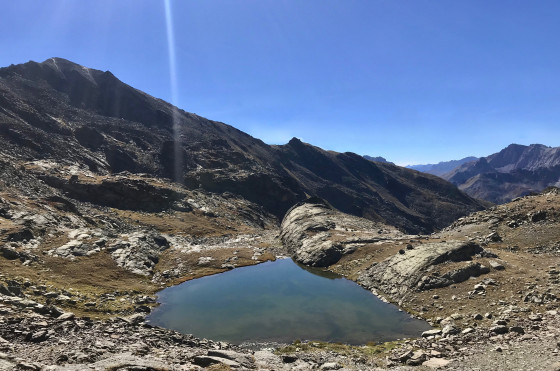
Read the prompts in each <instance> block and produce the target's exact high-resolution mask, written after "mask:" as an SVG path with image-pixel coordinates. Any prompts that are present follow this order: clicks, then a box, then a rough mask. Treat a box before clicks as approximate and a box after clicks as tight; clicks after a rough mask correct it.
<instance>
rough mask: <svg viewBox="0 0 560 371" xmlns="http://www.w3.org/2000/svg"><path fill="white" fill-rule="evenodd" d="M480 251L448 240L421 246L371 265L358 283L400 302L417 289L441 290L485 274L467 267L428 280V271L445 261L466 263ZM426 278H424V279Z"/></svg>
mask: <svg viewBox="0 0 560 371" xmlns="http://www.w3.org/2000/svg"><path fill="white" fill-rule="evenodd" d="M482 251H483V249H482V247H480V246H479V245H477V244H476V243H473V242H463V241H448V242H440V243H430V244H424V245H422V246H421V247H420V248H417V249H414V250H407V251H406V252H405V253H404V254H402V253H399V254H396V255H393V256H391V257H389V258H387V259H385V260H384V261H382V262H380V263H377V264H374V265H373V266H371V267H370V268H369V269H368V270H366V271H365V272H364V273H363V274H362V275H361V276H360V278H359V282H360V283H361V284H362V285H364V286H367V287H373V288H376V289H378V290H381V291H383V292H384V293H386V294H388V295H390V296H391V297H392V298H394V299H402V298H403V297H404V296H405V295H406V294H407V292H409V291H410V290H416V289H429V288H434V287H443V286H448V285H450V284H452V283H453V282H462V281H465V280H467V279H468V278H469V277H471V275H472V276H478V275H480V274H482V273H487V272H488V268H486V269H484V268H482V266H481V265H480V264H477V263H474V264H467V265H465V266H464V267H461V268H459V269H455V270H452V271H450V272H448V273H446V274H444V275H443V276H442V277H438V279H437V280H432V281H431V280H430V277H429V276H428V271H429V269H430V268H431V267H433V266H436V265H438V264H442V263H446V262H462V261H469V260H471V258H472V257H473V256H474V255H475V254H479V253H481V252H482ZM424 277H425V278H424Z"/></svg>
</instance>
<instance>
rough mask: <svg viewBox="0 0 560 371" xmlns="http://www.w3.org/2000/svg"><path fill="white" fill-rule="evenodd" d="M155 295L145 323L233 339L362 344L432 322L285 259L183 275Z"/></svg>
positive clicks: (403, 334) (405, 334) (351, 284)
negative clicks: (184, 278)
mask: <svg viewBox="0 0 560 371" xmlns="http://www.w3.org/2000/svg"><path fill="white" fill-rule="evenodd" d="M158 299H159V302H160V303H161V305H160V306H159V307H158V308H156V309H155V310H154V311H153V312H152V314H150V316H149V317H148V320H149V322H150V323H152V324H154V325H158V326H162V327H166V328H169V329H173V330H177V331H180V332H183V333H189V334H193V335H195V336H197V337H203V338H208V339H212V340H224V341H228V342H231V343H235V344H239V343H242V342H245V341H255V342H269V341H270V342H283V343H288V342H292V341H294V340H296V339H300V340H322V341H331V342H342V343H347V344H366V343H367V342H370V341H377V342H379V341H390V340H396V339H398V338H403V337H412V336H419V335H420V333H421V332H422V331H425V330H427V329H430V326H429V325H428V324H427V323H426V322H424V321H421V320H417V319H413V318H411V317H410V316H409V315H407V314H406V313H404V312H400V311H399V310H398V309H397V308H396V307H395V306H394V305H391V304H386V303H384V302H382V301H381V300H379V299H378V298H377V297H376V296H374V295H373V294H372V293H371V292H369V291H368V290H365V289H364V288H362V287H360V286H359V285H357V284H356V283H354V282H352V281H349V280H347V279H345V278H341V277H339V276H337V275H335V274H333V273H330V272H324V271H321V270H316V269H308V268H306V269H304V268H302V267H300V266H298V265H297V264H295V263H294V262H293V261H292V260H290V259H282V260H277V261H275V262H267V263H263V264H259V265H254V266H250V267H243V268H237V269H234V270H231V271H228V272H224V273H221V274H217V275H214V276H208V277H203V278H199V279H196V280H192V281H187V282H185V283H182V284H180V285H178V286H174V287H170V288H167V289H165V290H163V291H161V292H160V293H159V294H158Z"/></svg>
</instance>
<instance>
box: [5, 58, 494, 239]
mask: <svg viewBox="0 0 560 371" xmlns="http://www.w3.org/2000/svg"><path fill="white" fill-rule="evenodd" d="M174 115H175V116H174ZM174 120H175V122H174ZM174 125H175V127H174ZM0 137H1V139H2V141H3V142H4V143H5V146H4V148H3V152H4V153H6V154H10V155H12V156H15V157H17V158H21V159H28V160H37V159H55V160H56V161H59V162H61V163H69V164H81V165H83V166H85V167H86V168H87V170H88V171H91V172H93V173H95V174H111V173H118V172H123V171H128V172H131V173H147V174H150V175H151V176H156V177H162V178H169V179H172V180H174V181H178V182H180V183H183V184H185V185H186V186H187V187H190V188H192V189H196V188H201V189H204V190H207V191H211V192H216V193H223V192H232V193H235V194H238V195H240V196H242V197H244V198H246V199H247V200H249V201H251V202H254V203H257V204H259V205H261V206H263V207H264V208H265V209H266V210H267V211H269V212H271V213H273V214H274V215H276V216H277V217H278V218H281V217H282V216H283V214H284V213H285V212H286V211H287V210H288V209H289V208H290V207H291V206H292V205H293V204H295V203H296V202H298V201H301V200H303V199H305V198H306V197H308V196H319V197H322V198H324V199H326V200H327V201H329V202H330V203H331V204H332V205H334V206H335V207H337V208H339V209H340V210H341V211H343V212H348V213H351V214H354V215H357V216H365V217H367V218H370V219H372V220H377V221H385V222H389V224H394V225H396V226H397V227H400V228H403V229H404V230H407V231H409V232H422V233H427V232H432V231H434V230H435V229H438V228H443V227H445V226H446V225H447V224H449V223H451V222H452V221H453V220H455V219H456V218H458V217H460V216H462V215H464V214H466V213H468V212H472V211H476V210H480V209H482V208H483V207H484V204H483V203H480V202H478V201H476V200H474V199H472V198H470V197H468V196H466V195H465V194H463V193H461V192H460V191H458V190H457V189H456V188H455V187H454V186H452V185H450V184H449V183H446V182H445V181H443V180H441V179H439V178H436V177H433V176H431V175H419V174H417V173H415V172H413V171H411V170H407V169H403V168H399V167H397V166H394V165H391V164H383V163H374V162H371V161H368V160H366V159H364V158H362V157H361V156H358V155H356V154H352V153H349V152H347V153H335V152H331V151H325V150H322V149H320V148H318V147H315V146H312V145H309V144H306V143H303V142H301V141H300V140H298V139H295V138H294V139H292V140H290V142H289V143H287V144H285V145H279V146H269V145H267V144H265V143H264V142H262V141H261V140H259V139H257V138H253V137H251V136H250V135H248V134H246V133H243V132H242V131H240V130H238V129H236V128H234V127H232V126H229V125H227V124H224V123H220V122H217V121H213V120H208V119H206V118H203V117H200V116H197V115H195V114H191V113H188V112H186V111H184V110H181V109H179V108H176V107H173V106H172V105H171V104H169V103H167V102H164V101H163V100H161V99H157V98H154V97H152V96H150V95H149V94H146V93H144V92H141V91H139V90H137V89H135V88H133V87H131V86H129V85H127V84H125V83H123V82H121V81H120V80H119V79H118V78H117V77H115V76H114V75H113V74H112V73H110V72H108V71H105V72H103V71H100V70H95V69H91V68H87V67H83V66H80V65H78V64H76V63H73V62H70V61H67V60H64V59H61V58H51V59H47V60H46V61H44V62H42V63H37V62H28V63H25V64H22V65H12V66H10V67H5V68H1V69H0ZM177 174H180V177H179V178H177Z"/></svg>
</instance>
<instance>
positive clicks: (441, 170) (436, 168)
mask: <svg viewBox="0 0 560 371" xmlns="http://www.w3.org/2000/svg"><path fill="white" fill-rule="evenodd" d="M476 160H478V157H474V156H469V157H465V158H462V159H460V160H451V161H441V162H438V163H437V164H426V165H408V166H407V168H408V169H413V170H418V171H421V172H423V173H428V174H433V175H437V176H442V175H444V174H447V173H448V172H450V171H453V170H454V169H456V168H457V167H459V166H461V165H463V164H465V163H467V162H471V161H476Z"/></svg>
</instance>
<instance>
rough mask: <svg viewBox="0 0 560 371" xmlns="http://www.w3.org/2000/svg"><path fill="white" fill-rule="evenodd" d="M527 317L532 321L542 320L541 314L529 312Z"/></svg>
mask: <svg viewBox="0 0 560 371" xmlns="http://www.w3.org/2000/svg"><path fill="white" fill-rule="evenodd" d="M529 319H530V320H531V321H534V322H540V321H542V316H541V315H540V314H531V315H530V316H529Z"/></svg>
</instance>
